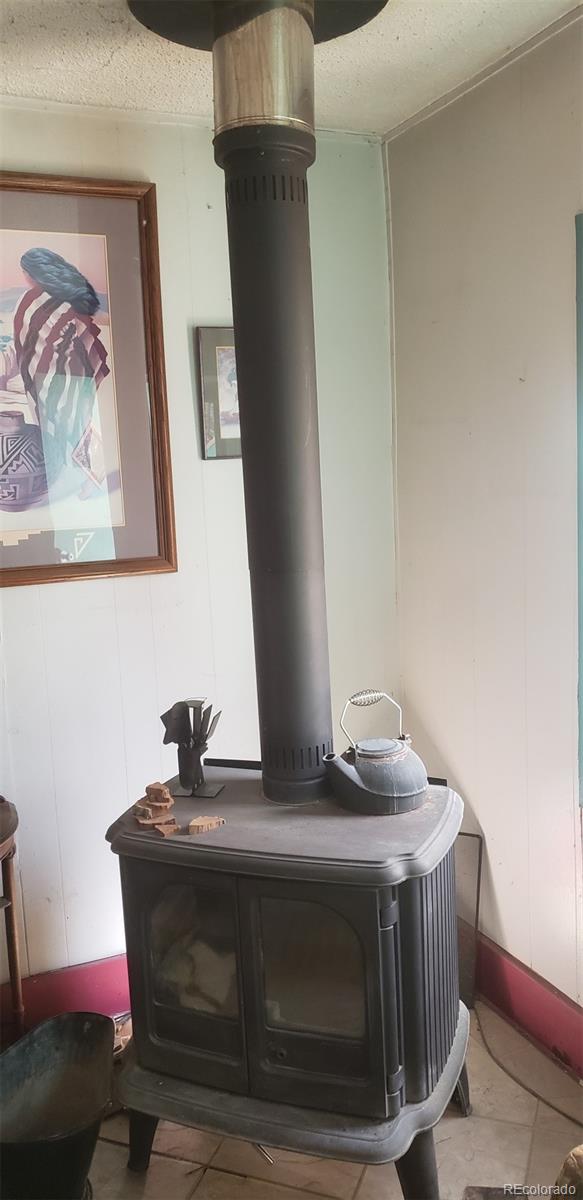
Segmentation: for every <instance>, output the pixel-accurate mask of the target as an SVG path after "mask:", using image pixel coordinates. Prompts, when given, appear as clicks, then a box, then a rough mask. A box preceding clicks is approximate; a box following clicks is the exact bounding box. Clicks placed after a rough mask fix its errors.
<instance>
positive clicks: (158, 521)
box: [0, 172, 176, 586]
mask: <svg viewBox="0 0 583 1200" xmlns="http://www.w3.org/2000/svg"><path fill="white" fill-rule="evenodd" d="M174 570H176V544H175V532H174V509H173V500H172V475H171V465H170V447H169V437H168V418H167V408H166V384H165V374H164V344H163V337H162V314H161V304H160V279H159V264H158V235H157V228H156V189H155V187H154V185H153V184H151V183H128V182H123V181H119V182H117V181H107V180H101V179H67V178H62V177H61V176H50V175H49V176H47V175H44V176H43V175H20V174H16V173H13V172H0V584H1V585H2V586H8V585H11V584H25V583H45V582H55V581H58V580H65V579H81V578H85V577H87V576H92V577H95V576H103V575H108V576H110V575H129V574H146V573H150V572H158V571H174Z"/></svg>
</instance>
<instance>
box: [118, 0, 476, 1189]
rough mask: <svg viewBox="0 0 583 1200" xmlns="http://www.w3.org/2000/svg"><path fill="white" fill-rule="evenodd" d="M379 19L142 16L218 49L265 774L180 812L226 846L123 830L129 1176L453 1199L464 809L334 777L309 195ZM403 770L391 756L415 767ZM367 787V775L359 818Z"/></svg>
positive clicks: (218, 110) (306, 12) (260, 0)
mask: <svg viewBox="0 0 583 1200" xmlns="http://www.w3.org/2000/svg"><path fill="white" fill-rule="evenodd" d="M386 2H387V0H128V4H129V7H130V9H131V11H132V12H133V13H134V15H135V16H136V17H137V18H138V20H140V21H141V22H142V23H143V24H144V25H146V26H147V27H148V28H149V29H152V30H154V31H155V32H156V33H158V34H160V35H161V36H163V37H166V38H170V39H172V40H175V41H178V42H180V43H182V44H184V45H187V46H194V47H197V48H199V49H211V48H212V53H213V64H214V88H215V92H214V102H215V140H214V146H215V158H216V160H217V163H218V164H219V165H220V166H221V167H222V168H223V170H224V172H225V194H226V205H227V219H228V234H229V255H230V265H231V283H232V293H233V322H234V328H235V352H236V360H237V377H238V392H239V407H240V420H241V444H242V457H243V480H244V489H245V508H246V515H247V541H248V551H249V568H250V578H251V598H252V609H253V630H254V641H255V660H256V668H257V690H258V708H259V732H260V739H261V764H260V770H255V769H252V768H250V767H249V766H248V765H247V766H245V765H244V764H243V765H241V764H239V765H237V764H230V765H229V764H218V765H216V767H214V768H213V773H212V778H213V780H214V782H215V783H217V784H222V785H223V790H222V791H221V792H220V794H219V796H218V797H217V799H216V800H214V801H213V802H212V803H211V804H209V802H208V800H206V799H205V800H204V801H201V800H199V799H196V798H194V799H193V798H192V797H191V798H185V797H183V796H182V797H180V798H179V799H177V801H176V819H177V822H178V825H179V826H180V827H181V828H182V829H185V830H187V829H188V824H189V821H190V820H191V819H192V818H194V817H196V816H197V815H200V813H201V811H202V810H201V803H202V804H203V805H204V811H205V813H207V812H208V813H209V815H211V816H212V815H217V816H220V817H222V818H224V820H225V824H223V825H221V826H220V827H219V828H217V829H214V830H211V831H208V832H205V833H202V834H200V835H199V836H197V837H191V836H190V835H189V834H188V833H187V832H184V833H181V832H178V833H174V834H172V835H171V836H169V837H168V838H162V839H158V837H157V835H156V834H155V833H154V832H153V831H152V830H144V829H140V828H139V827H138V826H137V825H136V822H135V819H134V817H133V816H132V815H131V813H128V814H125V816H123V817H122V818H120V820H119V821H118V822H116V824H115V825H114V826H112V828H111V829H110V831H109V834H108V836H109V838H110V840H111V844H112V849H113V850H114V852H115V853H117V854H119V856H120V865H121V875H122V890H123V900H124V913H125V923H126V935H127V947H128V962H129V971H130V984H131V997H132V1015H133V1027H134V1043H133V1046H132V1048H131V1049H130V1051H129V1053H128V1054H127V1056H126V1061H125V1065H124V1068H123V1070H122V1073H121V1081H120V1094H121V1099H122V1102H124V1103H125V1104H126V1105H127V1107H128V1108H129V1109H130V1166H132V1167H133V1168H134V1169H145V1168H146V1167H147V1164H148V1159H149V1152H150V1149H151V1144H152V1139H153V1135H154V1130H155V1126H156V1122H157V1119H158V1118H159V1117H165V1118H167V1119H170V1120H175V1121H179V1122H183V1123H185V1124H192V1125H196V1126H199V1127H201V1128H204V1129H209V1130H215V1131H219V1132H222V1133H226V1134H232V1135H234V1136H238V1137H243V1138H249V1139H251V1140H252V1141H254V1142H256V1143H265V1144H268V1145H270V1146H275V1147H283V1148H288V1149H296V1150H304V1151H308V1152H312V1153H318V1154H327V1155H331V1156H334V1157H339V1158H348V1159H354V1160H358V1161H361V1162H386V1161H391V1160H396V1161H397V1169H398V1171H399V1175H400V1178H401V1183H402V1187H403V1191H404V1194H405V1196H406V1197H408V1198H410V1200H437V1197H438V1184H437V1171H436V1164H435V1154H434V1148H433V1138H432V1133H431V1129H432V1126H433V1125H434V1124H435V1123H436V1121H437V1120H438V1119H439V1117H440V1116H441V1113H442V1112H443V1110H444V1108H445V1106H446V1104H447V1102H448V1100H449V1098H450V1097H451V1095H452V1092H453V1091H454V1089H455V1088H456V1085H458V1081H459V1080H460V1077H461V1080H462V1091H463V1090H464V1087H463V1084H464V1082H465V1080H464V1075H463V1063H464V1056H465V1048H466V1041H467V1035H468V1015H467V1012H466V1010H465V1008H464V1006H463V1005H462V1004H460V1001H459V987H458V975H457V950H456V923H455V904H454V873H453V850H452V847H453V843H454V839H455V837H456V834H457V832H458V830H459V826H460V822H461V815H462V802H461V800H460V798H459V796H457V795H456V794H455V793H454V792H452V791H451V790H449V789H447V788H444V787H433V788H428V789H427V791H426V792H425V793H424V795H423V796H420V795H418V796H416V798H415V806H414V807H413V808H412V809H411V811H398V808H399V807H400V808H406V807H408V805H407V803H405V802H404V801H403V803H402V804H399V805H398V806H396V807H395V806H393V807H392V809H390V808H383V797H382V796H381V797H380V807H379V806H378V804H377V801H379V797H377V796H376V795H375V793H374V789H373V792H372V793H371V792H370V790H369V792H368V795H367V796H366V797H364V796H363V799H364V800H366V804H365V805H364V807H363V809H362V811H345V810H344V808H342V807H340V803H342V801H343V800H344V801H346V795H345V794H344V793H343V795H341V794H340V790H338V800H339V801H340V803H337V802H336V800H335V798H334V795H333V794H332V793H333V790H334V786H335V785H334V778H335V777H336V778H340V775H341V774H342V772H338V771H337V772H332V771H331V770H330V763H331V759H333V758H334V756H333V754H332V719H331V709H330V682H329V667H328V642H327V630H326V598H325V587H324V554H323V534H322V508H321V495H320V458H319V444H318V410H317V401H316V372H315V352H314V322H313V304H312V284H311V265H310V241H309V216H308V189H307V170H308V168H309V166H310V165H311V163H312V162H313V160H314V157H315V137H314V106H313V74H314V42H315V41H323V40H326V39H328V38H331V37H336V36H339V35H340V34H344V33H347V32H350V31H351V30H354V29H357V28H358V27H359V26H360V25H363V24H364V23H365V22H366V21H368V20H371V19H372V18H373V17H374V16H375V15H376V14H377V13H378V12H379V11H380V10H381V9H382V8H383V7H384V5H385V3H386ZM350 569H351V567H350V564H348V566H347V571H348V570H350ZM381 694H382V693H376V692H372V691H370V690H369V691H367V692H363V693H360V694H359V695H360V697H361V699H362V697H364V696H367V697H369V698H370V697H376V696H377V695H381ZM355 699H357V698H355V697H353V700H355ZM357 749H358V747H357ZM373 750H374V753H373ZM369 751H370V754H372V757H373V758H375V761H376V758H377V757H378V753H377V749H376V748H373V749H372V750H371V748H370V747H369ZM392 753H393V752H392ZM406 753H407V747H406V746H405V745H404V744H403V745H402V746H397V752H396V754H395V753H393V758H394V759H395V764H396V768H397V770H398V769H399V767H398V764H399V763H400V762H401V759H402V758H403V756H405V755H406ZM369 756H370V755H369ZM381 758H382V756H381ZM379 761H380V760H379ZM258 765H259V764H258ZM420 766H421V769H422V771H424V768H423V765H422V764H420ZM351 778H352V777H351ZM359 786H360V785H359V784H358V782H356V781H355V780H354V779H353V778H352V783H351V789H350V790H351V796H350V803H351V805H352V807H353V808H356V809H358V807H359V801H360V799H361V797H360V796H359V791H358V789H359ZM355 787H356V796H354V795H353V794H352V793H353V791H354V788H355ZM344 790H345V791H346V788H345V789H344ZM371 795H372V796H373V799H374V801H375V803H374V805H373V806H372V807H371ZM392 803H393V801H392V800H391V804H392ZM373 811H374V813H375V815H369V814H371V813H372V812H373ZM389 811H391V812H392V814H393V815H377V814H379V813H381V814H383V813H385V814H386V813H387V812H389ZM365 814H366V815H365Z"/></svg>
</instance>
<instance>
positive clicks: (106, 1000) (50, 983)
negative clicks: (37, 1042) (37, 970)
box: [0, 954, 130, 1029]
mask: <svg viewBox="0 0 583 1200" xmlns="http://www.w3.org/2000/svg"><path fill="white" fill-rule="evenodd" d="M22 990H23V992H24V1019H25V1023H26V1028H27V1029H31V1028H32V1027H33V1026H34V1025H38V1023H39V1021H44V1020H46V1018H47V1017H54V1016H55V1015H56V1013H60V1012H100V1013H105V1015H106V1016H108V1017H114V1016H116V1015H118V1014H119V1013H123V1012H128V1010H129V1007H130V994H129V984H128V971H127V964H126V956H125V954H117V955H116V956H115V957H114V958H102V959H99V960H98V961H97V962H88V963H79V964H78V965H77V966H74V967H64V968H63V970H61V971H48V972H47V973H46V974H43V975H29V976H28V978H27V979H23V981H22ZM0 1000H1V1009H2V1020H3V1022H5V1023H6V1024H8V1022H9V1021H10V1013H11V1009H10V985H9V984H7V983H5V984H4V985H3V986H2V989H1V996H0Z"/></svg>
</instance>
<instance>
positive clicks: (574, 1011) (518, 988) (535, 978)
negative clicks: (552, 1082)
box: [477, 934, 583, 1077]
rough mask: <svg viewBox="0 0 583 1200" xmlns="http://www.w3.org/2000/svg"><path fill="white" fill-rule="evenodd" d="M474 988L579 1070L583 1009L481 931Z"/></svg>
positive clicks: (581, 1067)
mask: <svg viewBox="0 0 583 1200" xmlns="http://www.w3.org/2000/svg"><path fill="white" fill-rule="evenodd" d="M477 989H478V992H479V993H480V995H482V996H483V997H484V999H486V1000H488V1001H489V1002H490V1004H493V1005H494V1007H495V1008H497V1009H499V1011H500V1012H501V1013H503V1014H504V1016H506V1017H508V1018H509V1020H510V1021H512V1022H513V1023H514V1024H515V1025H517V1026H518V1027H519V1029H521V1030H523V1031H524V1033H526V1034H528V1035H529V1037H531V1038H532V1039H533V1041H535V1042H538V1043H539V1045H541V1046H543V1047H544V1048H545V1049H546V1050H549V1051H550V1053H551V1054H552V1055H553V1056H554V1057H555V1058H558V1059H560V1060H561V1061H562V1062H563V1063H565V1065H566V1066H568V1067H570V1068H571V1070H572V1071H575V1072H576V1073H577V1075H579V1076H580V1077H582V1076H583V1009H582V1008H580V1007H579V1005H578V1004H576V1003H575V1001H574V1000H571V999H569V997H568V996H565V995H564V994H563V992H559V990H558V989H557V988H555V987H553V985H552V984H551V983H548V982H547V981H546V979H541V977H540V975H536V974H535V972H534V971H531V970H530V969H529V968H528V967H526V966H525V965H524V963H521V962H519V961H518V959H517V958H513V956H512V955H511V954H508V953H507V951H506V950H502V948H501V947H500V946H497V945H496V943H495V942H491V941H490V939H489V938H487V937H485V936H484V935H483V934H480V936H479V940H478V965H477Z"/></svg>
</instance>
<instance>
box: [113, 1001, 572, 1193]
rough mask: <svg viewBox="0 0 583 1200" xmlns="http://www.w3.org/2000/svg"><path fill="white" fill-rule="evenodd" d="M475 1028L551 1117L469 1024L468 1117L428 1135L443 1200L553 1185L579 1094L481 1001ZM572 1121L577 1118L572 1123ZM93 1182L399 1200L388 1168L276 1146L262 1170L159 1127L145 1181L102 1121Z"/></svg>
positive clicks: (117, 1125)
mask: <svg viewBox="0 0 583 1200" xmlns="http://www.w3.org/2000/svg"><path fill="white" fill-rule="evenodd" d="M478 1012H479V1016H480V1021H481V1023H482V1027H483V1029H484V1032H485V1034H486V1038H487V1040H488V1043H489V1045H490V1046H491V1048H492V1050H493V1052H494V1053H495V1054H496V1057H498V1058H500V1059H501V1060H502V1061H504V1062H505V1063H507V1065H508V1067H509V1069H510V1070H512V1072H513V1073H514V1074H516V1075H517V1076H518V1077H519V1078H520V1079H521V1080H522V1081H523V1082H524V1083H525V1084H526V1085H527V1086H529V1087H532V1088H534V1089H535V1090H536V1091H538V1092H540V1093H541V1095H543V1097H544V1099H545V1100H548V1101H551V1102H552V1103H553V1104H557V1105H558V1106H559V1107H560V1108H561V1109H562V1110H563V1112H564V1113H565V1114H568V1115H563V1116H561V1115H559V1114H558V1113H556V1112H555V1111H554V1110H553V1109H552V1108H550V1107H549V1106H548V1104H545V1103H544V1101H543V1100H540V1101H539V1100H536V1099H535V1098H534V1096H531V1095H530V1094H529V1092H528V1091H525V1090H524V1088H523V1087H521V1086H520V1085H519V1084H517V1083H514V1082H513V1080H512V1079H510V1078H509V1076H508V1075H506V1074H505V1072H504V1071H502V1070H501V1069H500V1068H499V1067H498V1066H496V1064H495V1063H494V1062H493V1060H492V1058H491V1057H490V1055H489V1053H488V1051H487V1050H486V1048H485V1046H484V1042H483V1040H482V1037H481V1034H480V1032H479V1030H478V1028H477V1023H476V1021H475V1020H474V1019H473V1020H472V1036H471V1039H470V1047H469V1054H468V1070H469V1076H470V1089H471V1094H472V1104H473V1113H472V1116H471V1117H468V1118H466V1119H464V1118H462V1117H460V1116H459V1114H458V1113H457V1111H456V1110H455V1109H454V1108H449V1109H448V1111H447V1112H446V1114H445V1116H444V1117H443V1119H442V1120H441V1121H440V1123H439V1125H438V1126H437V1129H436V1131H435V1140H436V1145H437V1157H438V1163H439V1174H440V1181H441V1196H442V1200H462V1197H463V1193H464V1189H465V1188H466V1187H467V1186H470V1185H474V1186H477V1185H482V1186H490V1187H496V1186H502V1185H504V1184H505V1183H514V1184H519V1183H527V1184H552V1183H554V1182H555V1179H556V1177H557V1174H558V1171H559V1168H560V1166H561V1163H562V1162H563V1159H564V1158H565V1157H566V1155H567V1154H568V1152H569V1151H570V1150H571V1149H572V1148H573V1146H575V1145H577V1144H579V1143H580V1142H581V1141H583V1130H582V1129H581V1126H580V1125H579V1124H577V1123H576V1121H577V1120H578V1121H583V1089H582V1088H581V1087H579V1085H578V1084H577V1083H576V1082H575V1081H574V1080H573V1079H572V1078H571V1077H570V1076H569V1075H567V1074H566V1073H565V1072H564V1071H562V1070H561V1069H560V1068H559V1067H558V1066H556V1065H555V1064H554V1063H553V1062H551V1060H550V1059H548V1058H547V1057H546V1056H545V1055H544V1054H541V1053H540V1051H538V1050H536V1048H535V1047H534V1046H532V1045H531V1044H530V1043H529V1042H528V1041H526V1039H525V1038H522V1037H521V1036H520V1035H519V1034H518V1033H517V1032H516V1031H515V1030H514V1029H513V1028H512V1027H511V1026H510V1025H508V1024H507V1023H506V1022H505V1021H503V1020H502V1019H501V1018H500V1017H498V1016H497V1014H496V1013H494V1012H492V1010H490V1009H488V1008H487V1007H486V1006H485V1005H483V1004H479V1005H478ZM570 1118H575V1120H572V1119H570ZM101 1135H102V1136H101V1139H100V1141H99V1143H98V1145H97V1150H96V1153H95V1158H94V1160H93V1166H92V1169H91V1181H92V1183H93V1191H94V1197H95V1200H190V1197H194V1198H195V1200H301V1198H302V1197H303V1198H304V1200H308V1198H311V1200H314V1197H321V1198H325V1200H401V1192H400V1189H399V1185H398V1181H397V1175H396V1171H395V1168H394V1167H393V1166H392V1165H388V1166H383V1167H367V1168H363V1167H361V1166H358V1165H356V1164H355V1163H345V1162H334V1161H331V1160H329V1159H320V1158H311V1157H308V1156H307V1155H303V1154H291V1153H288V1152H286V1151H283V1150H274V1151H273V1156H274V1158H275V1164H274V1165H273V1166H270V1164H269V1163H268V1162H266V1160H265V1159H263V1158H262V1157H261V1156H260V1155H259V1154H258V1152H257V1151H256V1150H255V1149H254V1147H253V1146H250V1145H249V1144H247V1143H245V1142H239V1141H235V1140H234V1139H232V1138H220V1137H215V1136H214V1135H212V1134H208V1133H201V1132H198V1131H197V1130H194V1129H186V1128H183V1127H182V1126H179V1125H170V1124H168V1123H166V1122H161V1124H160V1126H159V1127H158V1132H157V1134H156V1140H155V1142H154V1153H153V1155H152V1160H151V1164H150V1168H149V1170H148V1171H147V1173H146V1174H145V1175H135V1174H133V1173H132V1172H130V1171H127V1170H126V1160H127V1150H126V1145H125V1143H126V1142H127V1119H126V1117H125V1116H124V1115H122V1114H118V1115H117V1116H114V1117H110V1118H109V1120H107V1121H106V1122H104V1124H103V1126H102V1130H101Z"/></svg>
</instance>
